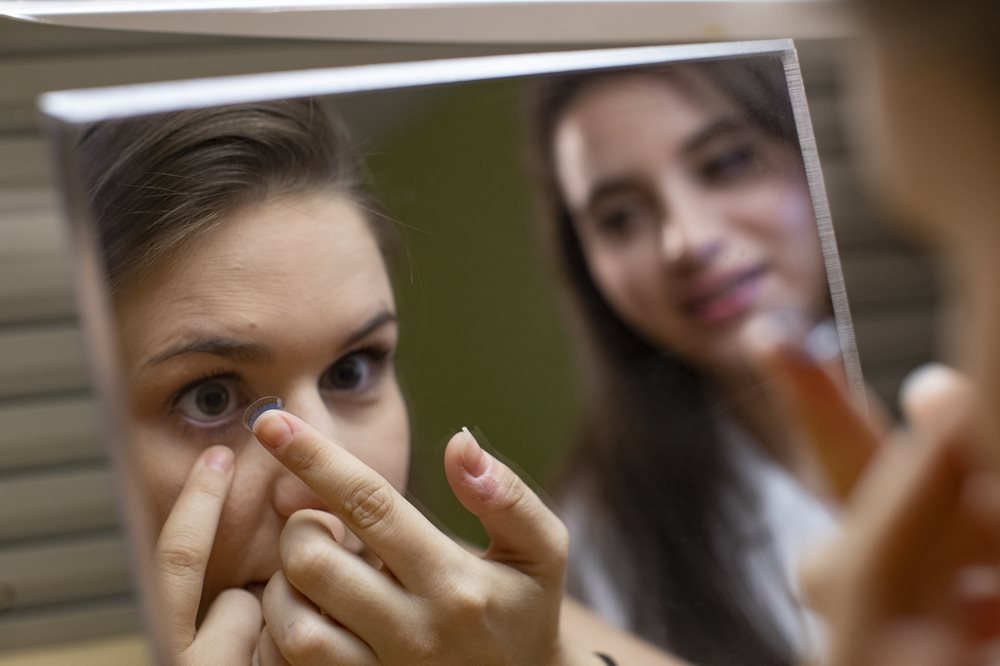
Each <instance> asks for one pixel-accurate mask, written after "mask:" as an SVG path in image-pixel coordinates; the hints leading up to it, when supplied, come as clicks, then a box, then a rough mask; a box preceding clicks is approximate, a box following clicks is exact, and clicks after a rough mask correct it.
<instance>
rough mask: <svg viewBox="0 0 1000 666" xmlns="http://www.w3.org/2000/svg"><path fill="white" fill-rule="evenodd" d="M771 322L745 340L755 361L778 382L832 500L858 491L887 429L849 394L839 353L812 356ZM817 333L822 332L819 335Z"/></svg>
mask: <svg viewBox="0 0 1000 666" xmlns="http://www.w3.org/2000/svg"><path fill="white" fill-rule="evenodd" d="M772 329H773V327H772V326H771V325H770V322H765V324H764V325H760V326H756V327H755V328H754V329H753V330H751V332H750V334H748V335H747V336H746V341H745V342H746V344H747V345H748V346H749V349H750V353H751V354H752V355H753V357H754V361H755V362H756V363H757V365H758V366H759V367H760V368H761V370H762V371H763V372H764V373H765V374H766V375H767V376H768V377H769V378H770V379H771V380H773V381H774V383H775V385H776V388H777V389H778V393H779V397H780V398H781V400H782V402H783V403H784V407H785V408H786V409H787V411H788V412H789V416H790V417H791V418H792V419H793V420H794V421H795V423H796V425H797V426H798V427H799V428H800V430H801V432H802V434H803V435H804V436H805V438H806V440H807V442H808V445H809V447H810V449H811V451H812V452H813V454H814V455H815V457H816V459H817V461H818V462H819V464H820V467H821V469H822V472H823V474H824V476H825V477H826V480H827V483H828V484H829V488H830V491H831V492H832V494H833V495H834V497H835V498H836V499H837V500H839V501H841V502H843V501H844V500H846V499H847V498H848V497H850V495H851V493H852V492H853V491H854V488H855V486H856V485H857V483H858V481H859V480H860V479H861V477H862V476H863V474H864V472H865V470H866V469H867V467H868V464H869V463H870V462H871V460H872V458H873V456H874V455H875V453H876V452H877V451H878V449H879V447H880V444H881V440H882V436H883V433H882V432H881V430H883V428H881V427H878V426H876V425H875V424H873V423H872V419H871V417H870V416H868V415H867V414H865V413H864V412H863V411H862V410H861V409H860V408H859V407H858V405H857V404H856V402H855V399H854V398H853V397H852V396H851V395H850V394H849V393H848V390H849V389H848V388H847V387H846V386H845V382H844V381H843V378H842V377H840V376H839V375H840V371H841V370H842V368H843V361H842V358H841V356H840V353H839V348H838V350H837V351H836V353H832V354H831V353H830V351H829V350H825V351H823V352H822V353H819V354H817V353H815V352H810V350H809V348H808V347H809V345H808V344H807V343H806V341H805V338H806V337H809V336H803V335H790V334H787V333H786V332H784V331H782V330H772ZM817 330H819V329H817Z"/></svg>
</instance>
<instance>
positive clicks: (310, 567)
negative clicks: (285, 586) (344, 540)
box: [285, 540, 329, 589]
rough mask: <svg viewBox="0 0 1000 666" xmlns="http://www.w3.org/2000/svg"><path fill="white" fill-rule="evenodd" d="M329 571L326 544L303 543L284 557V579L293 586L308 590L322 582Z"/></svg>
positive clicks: (315, 542) (317, 542)
mask: <svg viewBox="0 0 1000 666" xmlns="http://www.w3.org/2000/svg"><path fill="white" fill-rule="evenodd" d="M328 570H329V557H328V553H327V549H326V544H324V543H321V542H319V541H314V540H313V541H305V542H303V543H300V544H298V545H297V546H296V547H295V548H292V549H290V550H288V552H287V555H286V556H285V577H286V578H287V579H288V582H289V583H291V584H292V585H293V586H295V587H297V588H299V589H303V588H308V587H310V586H311V585H312V584H314V583H316V582H317V581H319V580H322V579H323V578H324V576H325V575H326V572H327V571H328Z"/></svg>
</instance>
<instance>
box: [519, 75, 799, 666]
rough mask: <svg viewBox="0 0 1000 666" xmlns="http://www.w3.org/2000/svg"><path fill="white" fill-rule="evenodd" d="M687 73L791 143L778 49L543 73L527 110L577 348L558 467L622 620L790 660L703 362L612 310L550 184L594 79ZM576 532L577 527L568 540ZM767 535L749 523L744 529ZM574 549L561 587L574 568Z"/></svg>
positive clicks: (670, 640) (713, 656)
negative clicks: (572, 432)
mask: <svg viewBox="0 0 1000 666" xmlns="http://www.w3.org/2000/svg"><path fill="white" fill-rule="evenodd" d="M688 74H694V75H696V76H700V77H703V78H705V79H706V80H707V81H708V82H710V83H711V84H712V85H713V86H714V87H716V88H718V89H719V90H720V91H722V92H723V93H724V94H726V95H727V96H728V97H730V99H732V101H733V102H734V104H735V105H736V107H737V108H738V109H740V110H741V111H742V112H743V113H744V114H745V115H746V117H747V119H748V120H749V121H750V122H752V123H754V124H755V125H756V126H758V127H760V128H761V129H763V130H764V131H765V132H766V133H768V134H769V135H771V136H774V137H776V138H777V139H779V140H781V141H783V142H787V143H790V144H792V145H795V146H798V141H797V131H796V126H795V120H794V114H793V111H792V108H791V105H790V103H788V102H786V103H784V104H782V103H778V104H776V103H775V100H781V99H787V98H786V97H785V91H786V83H785V75H784V68H783V66H782V62H781V59H780V58H778V57H758V58H753V59H739V60H726V61H714V62H699V63H684V64H672V65H666V66H661V67H644V68H641V69H635V68H630V69H627V70H607V71H600V72H589V73H584V74H573V75H568V76H563V77H559V78H556V79H545V80H544V81H543V82H542V83H541V84H540V86H539V87H538V88H537V89H536V90H535V91H534V95H533V105H532V107H533V108H532V109H531V111H530V113H531V116H532V117H531V124H532V125H533V129H534V135H533V137H532V143H533V147H534V149H535V151H536V155H535V158H534V162H535V165H536V168H537V169H538V174H537V176H538V181H539V182H540V183H541V196H542V206H543V213H542V217H543V223H544V227H545V228H544V232H545V233H546V235H547V236H548V239H547V240H548V242H549V244H550V246H551V247H552V248H553V250H554V254H555V255H556V258H557V262H558V264H559V266H560V268H561V270H562V274H563V277H564V284H565V286H566V292H567V295H568V297H569V305H570V309H571V312H572V316H573V319H574V320H575V323H576V327H575V328H576V331H577V333H578V334H579V335H580V337H581V340H582V342H583V345H582V348H583V350H584V352H585V353H584V358H583V361H584V363H585V365H587V366H588V367H589V370H590V372H591V382H590V391H589V395H588V402H589V408H588V409H587V410H586V414H587V417H586V422H585V423H583V424H582V427H581V428H580V432H579V435H578V438H577V442H576V446H575V447H574V454H573V457H572V459H571V462H570V465H569V467H568V468H567V469H566V470H565V472H564V475H563V479H564V481H563V486H564V495H566V496H567V497H568V498H570V501H574V502H580V501H582V502H583V503H584V505H585V506H586V507H587V515H588V520H589V521H591V523H592V525H594V526H595V527H594V529H593V534H592V535H591V536H592V542H589V543H584V544H583V545H584V547H585V548H588V549H592V550H593V551H595V552H596V553H597V555H598V557H599V559H600V560H601V561H603V562H604V564H605V566H606V569H607V570H606V572H605V573H606V574H607V575H608V576H609V577H610V578H611V579H612V584H613V585H615V586H617V588H618V590H619V592H620V593H621V596H622V598H624V599H625V600H626V603H627V604H628V606H627V608H626V609H625V610H626V612H627V613H628V615H629V618H628V621H629V622H630V623H631V625H630V626H629V627H628V628H629V629H630V630H632V631H634V632H636V633H638V634H639V635H641V636H643V637H644V638H646V639H647V640H649V641H651V642H653V643H656V644H658V645H661V646H663V647H666V648H667V649H669V650H671V651H672V652H673V653H675V654H677V655H678V656H680V657H683V658H685V659H687V660H690V661H692V662H694V663H697V664H701V665H704V666H712V665H715V664H733V663H737V662H738V663H746V664H755V665H757V666H778V665H785V664H791V663H794V661H795V656H794V654H793V650H792V648H791V646H789V645H787V644H786V639H785V638H784V637H783V636H782V635H781V632H780V631H779V629H778V627H777V625H776V624H775V619H774V618H773V617H771V613H770V612H769V611H768V609H767V608H766V604H765V603H764V602H763V600H761V599H759V598H758V594H757V593H756V592H755V591H754V589H753V587H752V585H750V584H749V583H748V578H749V576H748V573H747V571H746V566H745V564H744V562H745V560H744V555H745V551H746V549H747V547H748V536H747V532H748V530H747V528H746V525H747V524H748V521H754V519H755V518H756V517H757V508H756V495H755V494H754V492H753V489H752V488H749V487H748V484H747V483H746V481H745V479H744V478H743V477H742V476H741V475H740V474H739V473H738V470H736V469H735V468H734V465H733V463H732V461H731V460H730V455H729V451H728V450H727V448H726V440H725V438H724V437H723V435H722V433H721V431H720V426H719V415H720V410H719V408H718V407H717V406H716V404H715V403H716V402H717V401H716V400H713V398H712V395H713V386H712V385H711V382H710V380H709V378H708V377H707V375H706V374H705V373H704V372H703V371H702V370H701V369H700V368H698V367H696V366H694V365H692V364H691V363H689V362H688V361H687V360H685V359H684V358H682V357H681V356H680V355H678V354H675V353H673V352H672V351H670V350H664V349H661V348H659V347H657V346H654V345H652V344H650V342H649V341H648V340H646V339H644V338H643V337H642V336H641V335H639V334H638V333H637V332H636V331H635V330H633V329H632V328H631V327H630V326H629V325H628V324H626V323H625V322H624V321H622V320H621V318H620V317H619V316H618V315H617V314H616V313H615V312H614V310H613V308H612V307H611V306H610V305H609V304H608V302H607V301H606V299H605V298H604V295H603V294H602V293H601V291H600V289H599V288H598V287H597V285H596V284H595V282H594V279H593V277H592V275H591V273H590V269H589V267H588V265H587V261H586V259H585V257H584V254H583V250H582V247H581V246H580V241H579V239H578V237H577V235H576V231H575V228H574V225H573V219H572V215H571V213H570V211H569V209H568V208H567V206H566V203H565V201H564V200H563V198H562V195H561V189H560V186H559V182H558V178H557V174H556V169H555V161H554V155H553V139H554V135H555V131H556V129H557V127H558V125H559V123H560V121H561V120H562V118H563V116H564V114H565V113H566V111H567V110H568V109H569V108H570V107H571V106H572V104H573V103H574V101H575V100H577V99H578V98H579V96H580V95H581V94H582V93H583V92H585V91H587V90H589V89H591V87H592V86H594V85H595V84H599V83H601V82H604V81H607V80H608V79H611V78H613V77H622V76H646V77H650V78H653V79H656V78H659V79H666V80H669V81H671V82H680V83H682V81H680V79H682V78H683V76H686V75H688ZM580 536H581V535H574V542H575V546H576V547H579V546H580V545H581V544H580V543H579V541H580V539H579V537H580ZM762 537H763V538H768V535H761V534H754V535H752V536H751V537H750V538H762ZM573 561H574V557H573V555H572V553H571V558H570V562H571V566H570V576H569V588H570V592H576V591H577V590H578V589H582V584H581V583H582V581H580V583H578V582H577V580H576V576H578V575H580V574H582V573H583V572H579V573H578V572H577V571H576V570H575V567H574V566H573Z"/></svg>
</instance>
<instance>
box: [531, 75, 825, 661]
mask: <svg viewBox="0 0 1000 666" xmlns="http://www.w3.org/2000/svg"><path fill="white" fill-rule="evenodd" d="M534 120H535V127H536V131H537V134H536V137H535V143H536V145H537V146H538V148H539V150H540V159H539V160H538V161H539V163H540V164H541V165H542V169H541V171H542V173H541V178H542V182H543V183H544V185H545V195H546V204H547V209H546V214H547V215H546V216H547V218H548V223H549V224H548V228H549V231H550V232H551V235H552V237H553V239H554V245H555V247H556V252H557V254H558V256H559V259H560V263H561V264H562V267H563V269H564V274H565V276H566V278H567V283H568V291H569V292H570V294H571V300H572V303H573V305H574V306H575V311H576V314H577V321H578V323H579V326H578V328H579V329H581V331H582V332H583V334H584V339H585V341H586V343H587V347H586V355H585V356H586V358H587V359H588V361H589V362H590V365H591V366H592V368H593V382H592V391H591V395H590V409H589V410H588V414H589V419H588V421H587V423H586V424H585V425H584V427H583V428H582V432H583V433H584V434H583V436H582V438H581V441H580V442H579V448H578V450H577V452H576V454H575V455H574V458H573V463H572V465H571V467H570V468H569V470H568V472H567V484H566V486H567V490H566V505H567V512H566V514H565V517H566V520H567V523H568V526H569V527H570V531H571V533H572V534H573V535H574V539H575V541H576V542H578V543H577V545H575V546H574V550H573V553H572V555H571V558H570V563H571V566H570V591H571V592H574V593H576V594H578V595H580V596H582V598H583V599H584V600H585V601H587V602H588V603H590V604H591V605H593V606H594V607H596V608H597V609H598V610H599V611H600V612H602V614H604V615H605V617H607V618H609V619H611V620H613V621H615V622H617V623H619V624H621V625H622V626H625V627H627V628H629V629H631V630H634V631H636V632H637V633H638V634H640V635H641V636H643V637H645V638H647V639H649V640H652V641H654V642H656V643H657V644H659V645H661V646H664V647H668V648H669V649H671V650H672V651H674V652H675V653H676V654H679V655H680V656H682V657H684V658H686V659H689V660H691V661H693V662H695V663H699V664H730V663H734V660H738V661H739V663H753V664H788V663H792V662H793V661H794V660H795V657H796V655H797V654H799V653H803V652H808V651H809V650H810V649H815V646H810V645H809V628H808V627H807V619H806V618H805V616H804V614H803V612H802V609H801V606H800V603H799V601H798V599H797V598H796V594H795V590H794V584H793V582H792V581H793V576H792V572H793V571H794V568H795V565H796V560H797V556H798V554H799V552H800V550H801V549H802V548H803V547H804V546H805V545H806V544H808V543H810V542H811V541H812V540H813V539H814V538H816V537H817V536H818V535H820V534H823V533H824V532H826V531H827V530H829V529H831V527H832V519H831V517H830V515H829V514H828V513H827V511H826V510H825V508H824V507H823V506H822V505H821V504H820V503H819V501H818V500H817V499H816V498H815V493H817V492H818V491H819V488H818V487H817V486H815V485H814V483H813V477H812V467H811V465H812V462H811V460H809V458H808V457H807V456H804V455H803V452H802V450H800V449H799V448H798V447H797V446H795V444H794V442H792V441H791V439H790V438H789V436H788V435H787V431H786V429H785V427H784V424H783V423H782V420H781V418H780V413H779V412H778V411H777V409H776V407H775V405H774V404H773V398H772V396H771V395H770V393H769V392H768V391H765V390H763V389H762V387H761V383H760V379H759V376H758V375H757V373H756V372H755V371H754V370H753V369H751V368H750V367H749V366H748V365H747V363H746V361H745V357H744V356H743V355H742V353H741V348H740V346H739V344H738V341H739V338H740V335H741V334H742V332H743V331H744V330H745V329H746V328H747V327H748V326H750V325H751V324H753V323H754V322H755V321H758V320H761V319H762V318H763V317H766V316H767V315H768V314H771V313H774V312H784V313H794V317H795V318H796V319H801V320H802V321H805V322H816V321H819V320H822V319H825V318H828V317H829V316H830V315H831V305H830V301H829V296H828V288H827V283H826V273H825V270H824V263H823V258H822V255H821V251H820V245H819V238H818V232H817V228H816V223H815V218H814V215H813V209H812V201H811V198H810V193H809V189H808V185H807V181H806V175H805V170H804V167H803V164H802V160H801V154H800V151H799V147H798V142H797V139H796V129H795V122H794V119H793V116H792V109H791V106H790V103H789V102H788V96H787V92H786V85H785V78H784V70H783V68H782V66H781V62H780V60H779V59H775V58H753V59H742V60H733V61H723V62H709V63H690V64H678V65H670V66H666V67H661V68H649V69H646V70H641V71H635V70H629V71H627V72H624V73H622V72H616V71H608V72H601V73H596V74H594V73H591V74H584V75H571V76H568V77H565V78H564V79H563V80H561V81H558V82H556V83H555V84H548V83H547V84H546V85H545V86H544V87H543V88H542V90H541V91H540V94H539V95H538V98H537V108H536V110H535V118H534Z"/></svg>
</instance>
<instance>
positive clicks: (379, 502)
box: [344, 480, 394, 532]
mask: <svg viewBox="0 0 1000 666" xmlns="http://www.w3.org/2000/svg"><path fill="white" fill-rule="evenodd" d="M393 501H394V496H393V491H392V489H391V488H390V487H389V484H388V483H387V482H382V483H378V484H375V485H372V484H371V483H369V482H368V481H367V480H364V481H362V482H359V483H355V484H354V485H353V486H352V487H350V488H349V490H348V492H347V494H346V495H345V497H344V514H345V517H346V518H347V520H348V521H349V522H350V523H351V524H352V525H353V526H355V527H358V528H360V529H361V530H364V531H366V532H372V531H375V530H377V529H379V528H381V527H382V526H384V525H385V524H386V523H387V522H388V518H389V516H390V515H391V514H392V509H393Z"/></svg>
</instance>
